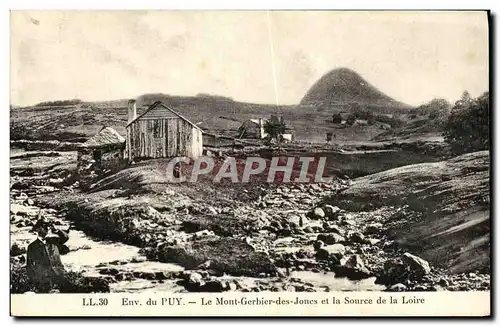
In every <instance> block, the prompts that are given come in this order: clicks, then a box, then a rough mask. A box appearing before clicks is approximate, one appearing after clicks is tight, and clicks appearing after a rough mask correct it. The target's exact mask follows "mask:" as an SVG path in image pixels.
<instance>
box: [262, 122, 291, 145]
mask: <svg viewBox="0 0 500 326" xmlns="http://www.w3.org/2000/svg"><path fill="white" fill-rule="evenodd" d="M285 131H286V124H285V121H284V120H283V118H282V117H279V118H278V117H275V116H272V117H271V119H269V120H267V121H266V122H265V123H264V132H265V133H266V134H268V137H269V138H270V139H275V140H276V143H277V144H278V145H279V143H280V140H281V135H283V134H284V133H285Z"/></svg>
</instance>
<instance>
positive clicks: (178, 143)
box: [127, 118, 203, 159]
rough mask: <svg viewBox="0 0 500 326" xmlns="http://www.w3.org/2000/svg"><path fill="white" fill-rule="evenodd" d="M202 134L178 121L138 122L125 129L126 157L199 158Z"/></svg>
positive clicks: (187, 123)
mask: <svg viewBox="0 0 500 326" xmlns="http://www.w3.org/2000/svg"><path fill="white" fill-rule="evenodd" d="M202 151H203V144H202V134H201V131H200V130H199V129H197V128H194V127H193V126H192V125H191V124H190V123H189V122H187V121H184V120H183V119H181V118H165V119H146V118H145V119H138V120H136V121H135V122H133V123H132V124H131V125H130V126H128V127H127V156H128V157H129V158H132V159H133V158H135V157H140V158H159V157H173V156H188V157H198V156H201V155H202Z"/></svg>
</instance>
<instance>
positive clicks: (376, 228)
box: [365, 223, 384, 234]
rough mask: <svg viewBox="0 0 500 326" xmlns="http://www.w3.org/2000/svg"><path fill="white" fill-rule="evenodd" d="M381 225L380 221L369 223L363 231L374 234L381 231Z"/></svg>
mask: <svg viewBox="0 0 500 326" xmlns="http://www.w3.org/2000/svg"><path fill="white" fill-rule="evenodd" d="M383 227H384V226H383V225H382V223H371V224H368V225H367V226H366V228H365V233H367V234H376V233H379V232H380V231H382V229H383Z"/></svg>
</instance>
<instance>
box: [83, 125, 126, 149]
mask: <svg viewBox="0 0 500 326" xmlns="http://www.w3.org/2000/svg"><path fill="white" fill-rule="evenodd" d="M124 142H125V138H123V137H122V136H121V135H120V134H119V133H118V132H117V131H116V130H114V129H113V128H111V127H104V128H102V129H101V131H99V132H98V133H97V134H95V135H94V136H92V137H90V138H89V139H88V140H87V141H86V142H85V143H83V146H84V147H103V146H109V145H119V144H123V143H124Z"/></svg>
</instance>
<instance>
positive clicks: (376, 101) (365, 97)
mask: <svg viewBox="0 0 500 326" xmlns="http://www.w3.org/2000/svg"><path fill="white" fill-rule="evenodd" d="M300 104H301V105H315V106H325V105H326V106H333V107H335V106H361V107H371V108H374V109H380V110H379V111H381V112H382V111H383V112H384V113H393V112H394V111H400V110H402V109H403V110H404V109H409V108H411V107H410V106H409V105H407V104H404V103H401V102H399V101H396V100H395V99H393V98H391V97H390V96H388V95H386V94H384V93H382V92H381V91H380V90H378V89H377V88H376V87H374V86H373V85H371V84H370V83H369V82H367V81H366V80H365V79H363V77H361V76H360V75H359V74H358V73H357V72H355V71H353V70H351V69H348V68H338V69H334V70H332V71H330V72H329V73H327V74H326V75H324V76H323V77H321V78H320V79H319V80H318V81H317V82H316V83H315V84H314V85H313V86H312V87H311V89H309V91H308V92H307V93H306V95H305V96H304V97H303V98H302V100H301V101H300Z"/></svg>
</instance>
